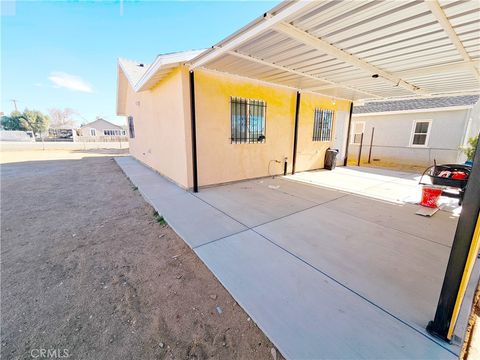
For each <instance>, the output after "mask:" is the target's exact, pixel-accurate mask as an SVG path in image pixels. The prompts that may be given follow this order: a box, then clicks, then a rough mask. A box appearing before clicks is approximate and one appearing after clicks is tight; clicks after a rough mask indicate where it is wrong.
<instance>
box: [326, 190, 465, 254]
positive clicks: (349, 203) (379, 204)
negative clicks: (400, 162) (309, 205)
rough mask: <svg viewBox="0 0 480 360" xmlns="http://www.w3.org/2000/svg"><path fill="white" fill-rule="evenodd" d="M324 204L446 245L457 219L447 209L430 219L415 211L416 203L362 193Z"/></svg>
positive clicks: (448, 243)
mask: <svg viewBox="0 0 480 360" xmlns="http://www.w3.org/2000/svg"><path fill="white" fill-rule="evenodd" d="M325 206H326V207H327V208H330V209H334V210H337V211H341V212H343V213H346V214H349V215H352V216H356V217H358V218H361V219H364V220H367V221H371V222H373V223H375V224H378V225H381V226H384V227H387V228H392V229H395V230H399V231H402V232H405V233H408V234H411V235H415V236H418V237H420V238H423V239H427V240H430V241H432V242H436V243H439V244H442V245H444V246H447V247H450V246H451V243H452V239H453V236H454V235H455V228H456V223H457V221H458V217H457V216H455V215H453V214H451V213H449V212H445V211H439V212H437V213H436V214H435V215H434V218H433V219H429V218H425V217H423V216H418V215H416V214H415V212H416V211H417V209H418V208H419V207H418V206H417V205H412V204H408V203H404V204H396V203H393V202H389V201H383V200H377V199H372V198H368V197H365V196H361V195H351V196H348V197H346V198H342V199H338V200H337V201H334V202H331V203H329V204H326V205H325Z"/></svg>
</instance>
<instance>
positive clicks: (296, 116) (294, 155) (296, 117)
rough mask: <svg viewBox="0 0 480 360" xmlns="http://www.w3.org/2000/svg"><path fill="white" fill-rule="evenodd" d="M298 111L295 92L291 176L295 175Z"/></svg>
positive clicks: (298, 95)
mask: <svg viewBox="0 0 480 360" xmlns="http://www.w3.org/2000/svg"><path fill="white" fill-rule="evenodd" d="M299 111H300V91H297V101H296V103H295V125H294V126H295V128H294V134H293V158H292V175H293V174H295V164H296V163H297V142H298V113H299Z"/></svg>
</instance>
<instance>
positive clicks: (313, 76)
mask: <svg viewBox="0 0 480 360" xmlns="http://www.w3.org/2000/svg"><path fill="white" fill-rule="evenodd" d="M227 54H229V55H232V56H236V57H238V58H241V59H244V60H248V61H252V62H256V63H257V64H262V65H265V66H269V67H272V68H275V69H279V70H282V71H286V72H288V73H291V74H295V75H299V76H303V77H306V78H309V79H313V80H317V81H321V82H324V83H327V84H328V85H323V86H317V87H312V88H305V89H303V90H313V91H314V90H317V89H321V88H322V89H323V88H325V89H333V88H337V87H341V88H345V89H349V90H352V91H355V92H360V93H362V94H366V95H369V96H372V97H374V98H381V96H380V95H377V94H373V93H370V92H367V91H363V90H360V89H357V88H355V87H352V86H348V85H345V84H340V83H335V82H333V81H330V80H327V79H324V78H321V77H318V76H315V75H310V74H307V73H304V72H301V71H297V70H294V69H290V68H287V67H285V66H282V65H277V64H274V63H271V62H268V61H265V60H262V59H257V58H255V57H253V56H249V55H245V54H241V53H239V52H236V51H228V52H227ZM300 90H302V89H300Z"/></svg>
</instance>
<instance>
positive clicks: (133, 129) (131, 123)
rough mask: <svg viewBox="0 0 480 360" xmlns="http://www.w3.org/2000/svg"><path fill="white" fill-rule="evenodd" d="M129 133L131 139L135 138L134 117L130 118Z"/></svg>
mask: <svg viewBox="0 0 480 360" xmlns="http://www.w3.org/2000/svg"><path fill="white" fill-rule="evenodd" d="M128 133H129V136H130V139H133V138H135V127H134V125H133V117H132V116H129V117H128Z"/></svg>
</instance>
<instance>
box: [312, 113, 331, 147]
mask: <svg viewBox="0 0 480 360" xmlns="http://www.w3.org/2000/svg"><path fill="white" fill-rule="evenodd" d="M333 116H334V113H333V110H325V109H315V115H314V118H313V141H330V140H332V124H333Z"/></svg>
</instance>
